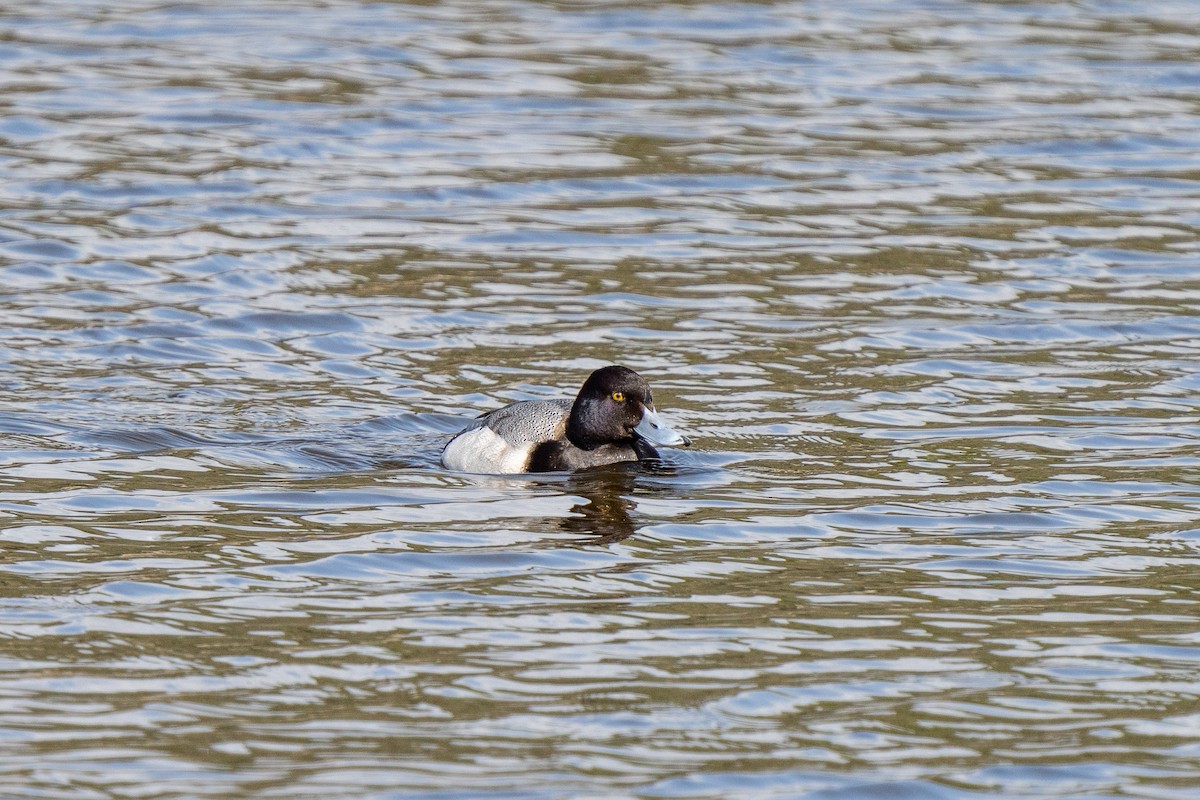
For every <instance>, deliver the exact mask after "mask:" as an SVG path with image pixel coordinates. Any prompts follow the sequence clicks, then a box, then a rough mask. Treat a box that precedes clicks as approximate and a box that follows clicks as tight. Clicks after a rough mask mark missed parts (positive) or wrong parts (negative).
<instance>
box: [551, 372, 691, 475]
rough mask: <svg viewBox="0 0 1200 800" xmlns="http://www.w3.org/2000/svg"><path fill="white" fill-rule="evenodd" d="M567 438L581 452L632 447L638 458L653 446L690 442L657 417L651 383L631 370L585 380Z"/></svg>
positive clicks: (576, 401) (605, 373)
mask: <svg viewBox="0 0 1200 800" xmlns="http://www.w3.org/2000/svg"><path fill="white" fill-rule="evenodd" d="M567 438H568V439H570V440H571V443H572V444H574V445H575V446H576V447H578V448H580V449H582V450H594V449H595V448H597V447H600V446H601V445H605V444H629V445H631V446H633V447H634V450H635V451H637V453H638V455H639V456H642V454H643V452H647V453H649V454H650V455H653V454H654V450H653V447H650V448H645V447H644V446H642V447H639V446H638V445H639V444H640V443H649V444H650V445H652V446H653V445H659V446H663V447H688V446H689V445H691V443H692V442H691V440H690V439H688V438H687V437H686V436H683V435H682V434H679V433H676V432H675V431H674V430H672V429H671V427H670V426H669V425H667V424H666V423H665V422H663V421H662V418H661V417H659V416H658V411H656V410H655V408H654V397H653V395H651V393H650V384H648V383H646V379H645V378H643V377H642V376H641V375H638V374H637V373H636V372H634V371H633V370H631V369H629V368H628V367H618V366H611V367H602V368H600V369H598V370H596V371H595V372H593V373H592V374H591V375H590V376H588V379H587V380H586V381H584V383H583V387H582V388H580V390H579V395H578V396H577V397H576V398H575V404H574V405H573V406H572V407H571V416H570V417H569V418H568V420H567Z"/></svg>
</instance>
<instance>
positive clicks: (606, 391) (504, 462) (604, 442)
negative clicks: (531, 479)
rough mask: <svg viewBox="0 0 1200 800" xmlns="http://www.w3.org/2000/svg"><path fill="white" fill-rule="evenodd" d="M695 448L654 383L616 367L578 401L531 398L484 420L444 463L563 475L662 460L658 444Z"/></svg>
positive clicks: (593, 380) (447, 451) (454, 442)
mask: <svg viewBox="0 0 1200 800" xmlns="http://www.w3.org/2000/svg"><path fill="white" fill-rule="evenodd" d="M691 444H692V441H691V439H689V438H688V437H686V436H683V435H682V434H680V433H677V432H675V430H674V429H672V428H671V427H670V426H669V425H667V424H666V423H665V422H664V421H663V420H662V418H661V417H660V416H659V415H658V411H657V410H656V409H655V407H654V398H653V396H652V395H651V393H650V384H649V383H647V382H646V379H645V378H643V377H642V376H641V375H639V374H637V373H636V372H634V371H633V370H631V369H629V368H628V367H622V366H619V365H616V364H613V365H610V366H607V367H601V368H600V369H598V370H596V371H595V372H593V373H592V374H591V375H589V376H588V379H587V380H586V381H584V382H583V386H581V387H580V389H579V393H578V394H577V395H576V396H575V399H574V400H571V399H568V398H561V399H553V400H525V401H522V402H519V403H513V404H511V405H507V406H505V407H504V408H498V409H496V410H494V411H488V412H485V413H483V414H481V415H479V416H478V417H477V418H475V420H474V421H472V422H471V424H470V425H468V426H467V427H466V428H464V429H463V430H462V431H460V432H459V433H457V434H455V436H454V438H452V439H451V440H450V441H449V442H448V443H447V444H446V446H445V448H443V449H442V465H443V466H445V467H447V468H448V469H452V470H456V471H459V472H478V473H490V474H515V473H522V472H559V471H565V470H577V469H587V468H589V467H598V466H602V465H605V464H615V463H618V462H622V461H650V460H657V459H658V458H659V453H658V450H657V449H656V448H657V447H690V446H691Z"/></svg>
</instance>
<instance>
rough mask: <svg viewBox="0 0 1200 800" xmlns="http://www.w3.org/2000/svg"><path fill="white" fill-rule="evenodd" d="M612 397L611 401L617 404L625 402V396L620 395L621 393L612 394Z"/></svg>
mask: <svg viewBox="0 0 1200 800" xmlns="http://www.w3.org/2000/svg"><path fill="white" fill-rule="evenodd" d="M612 397H613V400H616V401H617V402H618V403H623V402H625V395H624V394H622V393H621V392H613V395H612Z"/></svg>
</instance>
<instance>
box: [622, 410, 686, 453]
mask: <svg viewBox="0 0 1200 800" xmlns="http://www.w3.org/2000/svg"><path fill="white" fill-rule="evenodd" d="M633 432H634V433H636V434H637V435H638V436H640V437H641V438H643V439H645V440H646V441H647V442H649V443H650V444H656V445H661V446H663V447H690V446H691V444H692V440H691V439H689V438H687V437H686V436H684V435H683V434H681V433H677V432H676V431H675V430H674V429H673V428H671V426H670V425H668V424H667V423H665V422H663V421H662V418H661V417H659V416H658V412H657V411H655V410H654V409H653V408H646V409H645V410H644V411H643V412H642V421H641V422H639V423H638V424H637V427H636V428H634V429H633Z"/></svg>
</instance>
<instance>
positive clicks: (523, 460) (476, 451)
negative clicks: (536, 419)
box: [442, 426, 529, 474]
mask: <svg viewBox="0 0 1200 800" xmlns="http://www.w3.org/2000/svg"><path fill="white" fill-rule="evenodd" d="M442 464H443V465H444V466H445V467H447V468H449V469H454V470H458V471H459V472H491V473H497V474H508V473H515V472H524V471H525V467H526V466H527V465H528V464H529V453H528V451H522V450H518V449H516V448H514V447H513V446H512V445H511V444H509V443H508V442H506V441H505V440H504V439H503V438H502V437H501V436H500V435H498V434H497V433H496V432H495V431H493V430H491V429H490V428H488V427H487V426H484V427H482V428H475V429H474V430H470V431H464V432H463V433H460V434H459V435H458V436H455V437H454V438H453V439H451V440H450V444H448V445H446V449H445V450H444V451H442Z"/></svg>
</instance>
